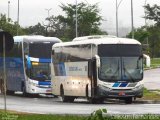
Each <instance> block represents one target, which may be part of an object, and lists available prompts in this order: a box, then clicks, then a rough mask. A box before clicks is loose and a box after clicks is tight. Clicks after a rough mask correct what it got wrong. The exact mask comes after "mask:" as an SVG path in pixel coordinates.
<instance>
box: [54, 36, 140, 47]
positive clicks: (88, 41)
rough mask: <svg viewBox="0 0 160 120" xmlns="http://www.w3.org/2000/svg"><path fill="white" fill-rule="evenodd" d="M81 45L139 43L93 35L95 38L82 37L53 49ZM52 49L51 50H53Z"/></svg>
mask: <svg viewBox="0 0 160 120" xmlns="http://www.w3.org/2000/svg"><path fill="white" fill-rule="evenodd" d="M81 44H95V45H99V44H139V45H141V43H140V42H139V41H137V40H135V39H129V38H118V37H115V36H107V35H95V36H84V37H78V38H75V39H73V41H71V42H63V43H56V44H54V45H53V47H58V46H70V45H81ZM53 47H52V48H53Z"/></svg>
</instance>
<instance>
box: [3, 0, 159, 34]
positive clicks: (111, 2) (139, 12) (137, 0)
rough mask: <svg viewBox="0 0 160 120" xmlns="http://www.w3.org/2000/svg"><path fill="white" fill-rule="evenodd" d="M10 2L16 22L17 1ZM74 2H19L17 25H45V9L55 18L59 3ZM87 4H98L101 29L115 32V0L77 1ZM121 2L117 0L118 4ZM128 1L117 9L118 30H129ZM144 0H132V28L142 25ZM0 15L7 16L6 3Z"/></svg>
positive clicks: (72, 1) (154, 1)
mask: <svg viewBox="0 0 160 120" xmlns="http://www.w3.org/2000/svg"><path fill="white" fill-rule="evenodd" d="M9 1H10V5H9V6H10V7H9V8H10V12H9V13H10V18H11V19H12V20H13V21H17V9H18V0H9ZM75 1H76V0H19V2H20V18H19V23H20V25H21V26H23V27H26V26H31V25H35V24H37V23H38V22H40V23H42V22H44V23H45V18H46V17H47V16H48V12H47V10H45V9H50V8H52V9H51V11H50V15H54V16H57V15H59V14H61V15H64V12H62V10H61V9H60V7H59V5H60V4H61V3H64V4H67V3H70V4H75ZM82 1H83V2H86V3H87V2H88V3H89V4H95V3H98V6H99V9H100V14H101V16H102V17H103V19H105V20H106V21H104V22H103V23H102V26H101V27H102V29H104V30H105V31H113V32H114V31H115V27H116V26H115V20H116V12H115V8H116V7H115V6H116V0H77V2H78V3H80V2H82ZM120 1H121V0H118V2H120ZM130 1H131V0H123V1H122V2H121V4H120V6H119V8H118V13H119V28H123V27H128V28H131V10H130V4H131V3H130ZM144 3H145V0H133V10H134V26H135V27H139V26H142V25H144V18H142V17H143V16H144V8H143V7H142V6H144ZM147 3H148V4H151V5H153V4H158V5H160V0H147ZM0 13H3V14H6V15H7V16H8V1H7V0H0Z"/></svg>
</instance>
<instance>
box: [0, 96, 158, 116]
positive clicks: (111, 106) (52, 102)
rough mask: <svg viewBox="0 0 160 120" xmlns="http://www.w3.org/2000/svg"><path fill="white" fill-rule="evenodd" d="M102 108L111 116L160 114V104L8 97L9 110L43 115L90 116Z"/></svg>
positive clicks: (1, 106)
mask: <svg viewBox="0 0 160 120" xmlns="http://www.w3.org/2000/svg"><path fill="white" fill-rule="evenodd" d="M3 108H4V102H3V97H2V96H1V95H0V109H3ZM100 108H106V109H107V110H108V113H109V114H147V113H152V114H159V113H160V109H159V108H160V104H138V103H133V104H130V105H126V104H124V103H123V102H119V101H118V102H106V103H105V104H89V103H88V102H87V101H86V100H85V99H79V100H76V102H75V103H62V102H61V101H60V100H59V98H44V97H43V98H24V97H22V96H7V109H9V110H16V111H23V112H29V113H42V114H46V113H47V114H84V115H85V114H90V113H92V112H93V111H95V110H98V109H100Z"/></svg>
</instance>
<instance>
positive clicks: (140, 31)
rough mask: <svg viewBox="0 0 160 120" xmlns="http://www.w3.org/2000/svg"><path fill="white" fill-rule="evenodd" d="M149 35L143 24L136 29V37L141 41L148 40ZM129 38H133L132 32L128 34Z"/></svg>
mask: <svg viewBox="0 0 160 120" xmlns="http://www.w3.org/2000/svg"><path fill="white" fill-rule="evenodd" d="M148 36H149V32H148V31H147V29H146V27H144V26H142V27H140V28H137V29H135V30H134V38H135V39H136V40H138V41H139V42H141V43H145V42H146V38H147V37H148ZM127 37H128V38H132V32H130V33H129V34H128V35H127Z"/></svg>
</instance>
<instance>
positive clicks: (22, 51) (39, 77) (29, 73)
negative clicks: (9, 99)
mask: <svg viewBox="0 0 160 120" xmlns="http://www.w3.org/2000/svg"><path fill="white" fill-rule="evenodd" d="M59 42H61V40H60V39H58V38H56V37H44V36H40V35H34V36H29V35H28V36H15V37H14V46H13V49H12V50H11V51H10V52H8V53H7V54H6V79H7V85H6V86H7V93H8V94H13V93H14V92H15V91H21V92H23V95H24V96H28V95H38V94H51V72H50V63H51V50H52V45H53V44H55V43H59ZM2 68H3V58H2V57H0V73H1V74H2V73H3V71H1V70H3V69H2Z"/></svg>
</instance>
